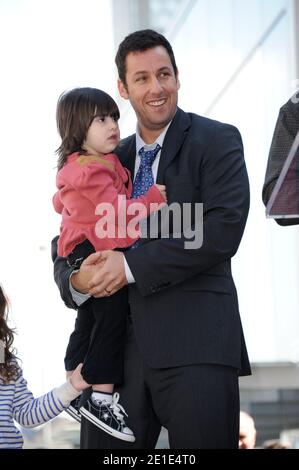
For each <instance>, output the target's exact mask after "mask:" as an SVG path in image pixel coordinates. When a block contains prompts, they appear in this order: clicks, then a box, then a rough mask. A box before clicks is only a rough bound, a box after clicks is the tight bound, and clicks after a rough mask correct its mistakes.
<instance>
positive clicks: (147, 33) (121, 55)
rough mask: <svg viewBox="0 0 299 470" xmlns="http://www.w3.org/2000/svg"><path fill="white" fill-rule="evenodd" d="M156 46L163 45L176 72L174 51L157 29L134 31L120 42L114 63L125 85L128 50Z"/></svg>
mask: <svg viewBox="0 0 299 470" xmlns="http://www.w3.org/2000/svg"><path fill="white" fill-rule="evenodd" d="M157 46H163V47H165V49H166V51H167V52H168V55H169V58H170V61H171V64H172V67H173V70H174V73H175V76H177V74H178V68H177V65H176V62H175V57H174V53H173V50H172V47H171V45H170V43H169V41H168V40H167V39H166V38H165V37H164V36H163V35H162V34H160V33H157V31H153V30H152V29H142V30H141V31H135V32H134V33H131V34H129V35H128V36H127V37H125V39H124V40H123V41H122V42H121V43H120V45H119V48H118V51H117V54H116V57H115V63H116V66H117V70H118V76H119V78H120V80H121V81H122V82H123V84H124V85H125V86H127V82H126V71H127V70H126V58H127V55H128V54H129V53H130V52H140V51H146V50H148V49H152V48H154V47H157Z"/></svg>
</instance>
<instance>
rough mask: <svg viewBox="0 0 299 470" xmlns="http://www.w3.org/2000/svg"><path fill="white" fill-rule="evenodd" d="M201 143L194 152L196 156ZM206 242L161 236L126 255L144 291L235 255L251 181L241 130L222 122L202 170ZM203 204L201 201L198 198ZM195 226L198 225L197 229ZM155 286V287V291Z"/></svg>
mask: <svg viewBox="0 0 299 470" xmlns="http://www.w3.org/2000/svg"><path fill="white" fill-rule="evenodd" d="M196 151H197V145H196V144H195V143H193V148H192V152H193V153H194V154H195V155H196ZM200 181H201V196H202V197H201V201H202V202H203V224H202V226H203V227H202V228H203V243H202V245H201V247H199V248H196V249H187V248H186V245H185V242H186V241H188V240H186V237H184V234H181V236H180V238H160V239H157V240H151V241H149V242H148V243H145V244H143V245H141V246H140V247H139V248H138V249H136V250H131V251H128V252H126V253H125V256H126V260H127V262H128V265H129V266H130V269H131V271H132V273H133V276H134V278H135V281H136V284H137V287H138V289H139V291H140V293H141V294H142V295H149V294H152V293H153V292H155V291H157V289H156V287H157V286H159V290H161V289H163V288H166V287H170V286H173V285H176V284H179V283H181V282H183V281H185V280H186V279H189V278H191V277H193V276H196V275H197V274H200V273H204V272H205V271H207V270H209V269H210V268H212V267H214V266H216V265H217V264H220V263H222V262H224V261H226V260H229V259H231V258H232V257H233V256H234V254H235V253H236V251H237V249H238V247H239V244H240V241H241V238H242V235H243V231H244V228H245V224H246V220H247V215H248V210H249V183H248V176H247V171H246V166H245V161H244V156H243V145H242V139H241V136H240V133H239V131H238V130H237V129H236V128H234V127H233V126H229V125H222V126H221V127H220V129H219V128H217V131H216V132H214V135H213V136H212V138H211V139H210V143H209V145H208V147H207V148H206V151H205V155H204V157H203V162H202V169H201V174H200ZM198 202H200V201H198ZM193 228H194V229H195V227H193ZM155 289H156V290H155Z"/></svg>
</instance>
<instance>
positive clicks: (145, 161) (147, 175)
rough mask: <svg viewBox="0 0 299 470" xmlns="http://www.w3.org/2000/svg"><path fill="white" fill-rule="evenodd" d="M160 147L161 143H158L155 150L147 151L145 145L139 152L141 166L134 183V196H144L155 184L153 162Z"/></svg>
mask: <svg viewBox="0 0 299 470" xmlns="http://www.w3.org/2000/svg"><path fill="white" fill-rule="evenodd" d="M160 149H161V147H160V145H159V144H157V145H156V147H155V148H154V149H153V150H148V151H145V150H144V147H142V148H141V149H140V150H139V152H138V154H139V156H140V166H139V168H138V171H137V174H136V178H135V180H134V183H133V193H132V197H133V198H137V197H139V196H142V194H144V193H146V192H147V191H148V190H149V188H150V187H151V186H153V184H154V176H153V170H152V164H153V162H154V160H155V158H156V156H157V153H158V152H159V150H160Z"/></svg>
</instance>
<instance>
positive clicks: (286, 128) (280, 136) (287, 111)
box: [262, 95, 299, 226]
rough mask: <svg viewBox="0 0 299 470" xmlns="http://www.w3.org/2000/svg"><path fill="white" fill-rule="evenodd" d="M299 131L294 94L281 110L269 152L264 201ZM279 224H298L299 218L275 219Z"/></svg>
mask: <svg viewBox="0 0 299 470" xmlns="http://www.w3.org/2000/svg"><path fill="white" fill-rule="evenodd" d="M298 131H299V102H298V98H297V97H296V95H295V96H293V97H292V98H291V99H290V100H289V101H288V102H287V103H286V104H285V105H284V106H282V108H281V109H280V111H279V115H278V118H277V122H276V126H275V131H274V134H273V138H272V143H271V148H270V152H269V158H268V164H267V170H266V175H265V182H264V186H263V195H262V196H263V202H264V204H265V206H266V205H267V204H268V202H269V199H270V196H271V194H272V191H273V189H274V186H275V184H276V182H277V180H278V178H279V175H280V172H281V170H282V167H283V165H284V162H285V161H286V159H287V156H288V154H289V151H290V150H291V147H292V144H293V142H294V139H295V137H296V135H297V132H298ZM275 220H276V222H277V223H278V224H279V225H282V226H287V225H297V224H299V219H296V218H287V219H275Z"/></svg>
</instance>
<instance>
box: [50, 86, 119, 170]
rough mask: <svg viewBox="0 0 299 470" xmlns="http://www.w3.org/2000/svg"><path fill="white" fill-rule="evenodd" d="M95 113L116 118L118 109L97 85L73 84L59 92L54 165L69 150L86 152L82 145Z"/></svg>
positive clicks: (60, 164) (63, 159)
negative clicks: (86, 86)
mask: <svg viewBox="0 0 299 470" xmlns="http://www.w3.org/2000/svg"><path fill="white" fill-rule="evenodd" d="M95 116H111V117H113V118H114V119H119V109H118V106H117V104H116V103H115V101H114V100H113V98H111V96H110V95H108V94H107V93H105V92H104V91H102V90H98V89H97V88H74V89H73V90H70V91H65V92H64V93H62V94H61V95H60V97H59V99H58V104H57V110H56V122H57V128H58V132H59V134H60V137H61V145H60V147H59V148H58V149H57V150H56V153H57V154H58V163H57V166H58V169H59V170H60V169H61V168H62V167H63V165H64V164H65V163H66V160H67V157H68V156H69V155H70V154H71V153H73V152H80V153H82V154H83V155H84V154H86V152H85V151H84V150H83V148H82V145H83V143H84V140H85V138H86V134H87V131H88V129H89V127H90V125H91V123H92V120H93V119H94V117H95Z"/></svg>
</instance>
